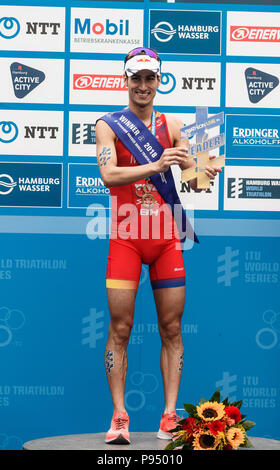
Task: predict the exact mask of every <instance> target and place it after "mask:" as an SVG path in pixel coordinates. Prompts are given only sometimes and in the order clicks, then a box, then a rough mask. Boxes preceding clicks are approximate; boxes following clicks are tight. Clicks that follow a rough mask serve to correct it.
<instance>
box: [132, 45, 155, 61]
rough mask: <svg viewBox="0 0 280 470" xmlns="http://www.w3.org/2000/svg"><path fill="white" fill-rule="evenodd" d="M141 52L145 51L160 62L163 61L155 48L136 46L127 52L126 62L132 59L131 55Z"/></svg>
mask: <svg viewBox="0 0 280 470" xmlns="http://www.w3.org/2000/svg"><path fill="white" fill-rule="evenodd" d="M140 52H145V54H146V55H148V56H149V57H152V58H153V59H156V60H158V61H159V62H161V59H160V57H159V56H158V53H157V52H156V51H154V49H150V48H148V47H136V48H135V49H132V51H130V52H129V53H128V54H127V56H126V57H125V59H124V63H126V62H127V61H128V59H131V57H134V56H135V55H137V54H140Z"/></svg>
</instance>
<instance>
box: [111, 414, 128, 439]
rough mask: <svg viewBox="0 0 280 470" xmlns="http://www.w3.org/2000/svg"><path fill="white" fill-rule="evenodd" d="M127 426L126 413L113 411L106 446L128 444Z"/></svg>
mask: <svg viewBox="0 0 280 470" xmlns="http://www.w3.org/2000/svg"><path fill="white" fill-rule="evenodd" d="M128 425H129V417H128V414H127V412H126V411H124V412H120V411H115V413H114V414H113V419H112V421H111V427H110V429H109V431H108V432H107V434H106V437H105V442H106V443H107V444H130V439H129V432H128Z"/></svg>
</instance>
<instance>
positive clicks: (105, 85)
mask: <svg viewBox="0 0 280 470" xmlns="http://www.w3.org/2000/svg"><path fill="white" fill-rule="evenodd" d="M73 88H74V90H116V91H122V90H127V87H126V85H125V83H124V79H123V76H122V75H83V74H74V75H73Z"/></svg>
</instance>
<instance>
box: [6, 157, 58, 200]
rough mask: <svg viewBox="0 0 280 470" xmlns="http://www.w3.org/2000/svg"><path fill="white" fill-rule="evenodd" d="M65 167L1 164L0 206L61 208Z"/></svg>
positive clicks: (55, 164) (48, 164) (47, 164)
mask: <svg viewBox="0 0 280 470" xmlns="http://www.w3.org/2000/svg"><path fill="white" fill-rule="evenodd" d="M61 190H62V164H61V163H29V162H24V163H20V162H1V163H0V206H2V207H61Z"/></svg>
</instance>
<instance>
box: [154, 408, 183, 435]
mask: <svg viewBox="0 0 280 470" xmlns="http://www.w3.org/2000/svg"><path fill="white" fill-rule="evenodd" d="M179 420H180V418H179V416H177V415H176V411H172V413H165V414H162V415H161V420H160V426H159V431H158V433H157V437H158V438H159V439H172V437H173V435H172V433H170V432H169V430H170V429H174V428H176V425H177V422H178V421H179Z"/></svg>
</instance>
